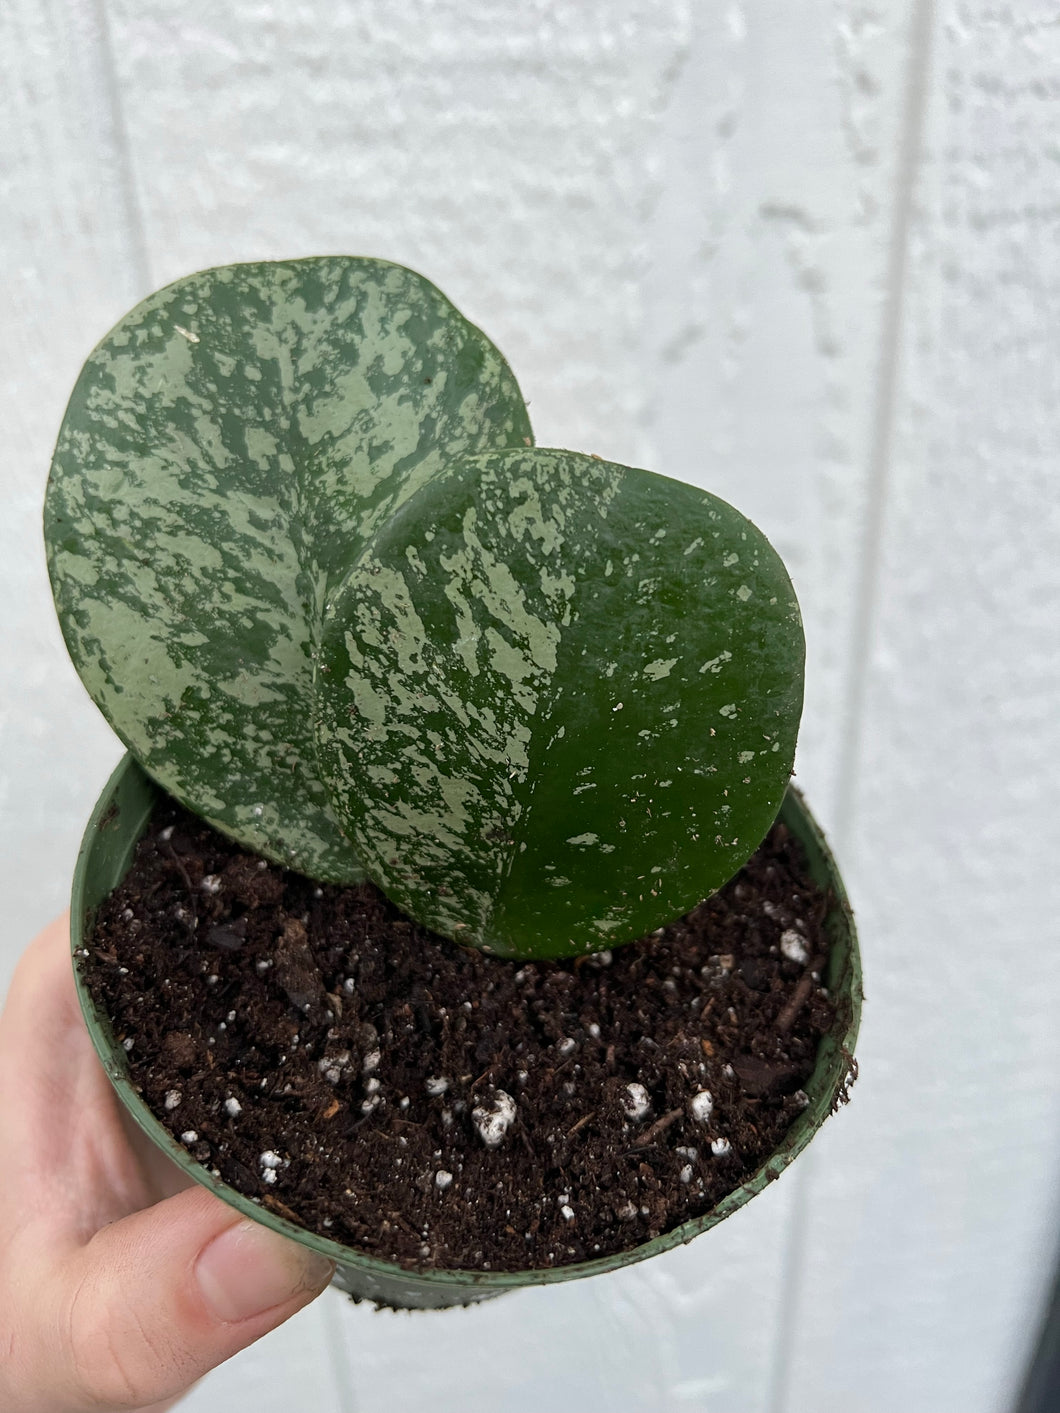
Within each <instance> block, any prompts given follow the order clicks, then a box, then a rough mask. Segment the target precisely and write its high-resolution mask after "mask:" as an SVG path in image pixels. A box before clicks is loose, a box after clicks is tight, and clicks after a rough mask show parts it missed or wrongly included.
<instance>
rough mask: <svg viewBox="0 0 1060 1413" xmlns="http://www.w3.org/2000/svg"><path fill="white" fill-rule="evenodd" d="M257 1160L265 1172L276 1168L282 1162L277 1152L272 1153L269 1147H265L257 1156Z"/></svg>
mask: <svg viewBox="0 0 1060 1413" xmlns="http://www.w3.org/2000/svg"><path fill="white" fill-rule="evenodd" d="M258 1162H259V1163H260V1164H261V1166H262V1167H263V1168H264V1169H265V1170H266V1172H269V1171H272V1170H274V1169H276V1168H278V1167H279V1166H280V1164H281V1163H282V1162H283V1159H282V1158H281V1157H280V1155H279V1153H274V1152H273V1151H272V1149H271V1148H267V1149H266V1150H265V1152H264V1153H262V1154H261V1156H260V1157H259V1158H258Z"/></svg>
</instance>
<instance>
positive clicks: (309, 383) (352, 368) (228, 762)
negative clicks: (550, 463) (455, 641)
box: [45, 257, 530, 881]
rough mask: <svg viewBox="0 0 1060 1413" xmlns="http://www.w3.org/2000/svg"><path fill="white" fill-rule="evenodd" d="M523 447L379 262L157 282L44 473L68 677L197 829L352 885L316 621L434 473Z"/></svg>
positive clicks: (109, 344)
mask: <svg viewBox="0 0 1060 1413" xmlns="http://www.w3.org/2000/svg"><path fill="white" fill-rule="evenodd" d="M529 440H530V426H529V422H528V420H527V416H526V411H525V408H524V406H523V401H522V398H521V397H520V394H519V389H518V387H517V386H516V383H515V380H514V378H513V376H512V374H511V372H510V370H509V369H508V367H507V365H506V363H505V362H504V360H503V359H502V357H501V356H500V354H499V353H498V352H497V350H496V349H495V348H494V347H493V345H492V344H491V343H490V342H489V340H488V339H487V338H486V337H485V335H483V334H482V333H481V332H480V331H479V330H478V329H476V328H475V327H474V326H473V325H471V324H469V323H468V322H467V320H465V319H464V318H463V317H462V316H461V315H460V314H459V313H458V312H457V311H456V310H455V309H454V308H453V306H452V305H451V304H450V303H449V302H448V300H446V299H445V298H444V296H443V295H441V294H440V293H439V291H438V290H436V289H435V288H434V286H433V285H431V284H429V283H428V282H427V281H426V280H424V279H423V278H421V277H420V276H418V275H415V274H413V273H412V272H411V271H409V270H406V269H403V268H401V267H400V266H396V265H391V264H388V263H386V262H384V261H379V260H368V259H354V258H342V257H335V258H330V257H328V258H317V259H310V260H294V261H286V262H281V263H275V264H253V265H236V266H229V267H224V268H221V269H215V270H207V271H204V272H203V273H201V274H197V275H193V276H191V277H190V278H187V279H183V280H180V281H178V282H177V283H176V284H174V285H170V286H169V287H168V288H166V289H164V290H162V291H160V292H159V293H157V294H155V295H152V296H151V297H150V298H149V299H147V300H145V301H144V303H142V304H140V305H139V306H137V308H136V309H134V310H133V311H132V312H131V313H130V314H128V315H127V316H126V317H125V318H124V319H122V321H121V322H120V323H119V324H118V325H117V326H116V327H115V328H114V329H113V330H112V331H111V332H110V334H108V335H107V337H106V338H105V339H104V340H103V342H102V343H101V344H100V345H99V347H98V348H97V349H96V350H95V351H94V352H93V354H92V355H91V357H90V358H89V359H88V362H87V363H86V365H85V367H84V369H83V371H82V373H81V376H80V378H79V379H78V382H77V385H76V387H75V389H74V393H73V396H72V398H71V401H70V405H69V407H68V409H67V412H66V417H65V420H64V422H63V426H62V430H61V432H60V435H59V442H58V446H57V449H56V452H55V458H54V462H53V465H52V472H51V478H50V481H49V485H48V493H47V500H46V507H45V528H46V536H47V541H48V561H49V569H50V572H51V577H52V585H53V589H54V593H55V599H56V604H57V607H58V611H59V618H60V622H61V625H62V629H63V633H64V636H65V638H66V642H67V646H68V648H69V650H70V654H71V656H72V657H73V660H74V663H75V665H76V666H77V668H78V671H79V672H80V673H81V676H82V678H83V680H84V682H85V685H86V686H87V687H88V690H89V692H90V693H91V694H92V696H93V697H94V699H95V701H96V702H97V704H98V705H99V706H100V707H101V709H102V710H103V712H104V714H105V715H106V717H107V718H108V720H109V721H110V722H111V724H112V725H113V726H114V728H115V729H116V731H117V732H118V734H119V736H121V738H122V739H123V740H124V741H125V743H126V744H127V745H128V746H129V748H130V749H131V750H132V752H133V753H134V754H135V755H136V756H137V757H138V759H139V760H140V761H141V763H142V764H143V765H144V767H145V768H146V769H147V771H148V772H149V773H150V774H151V775H152V776H154V778H155V779H156V780H158V781H159V782H160V783H161V784H162V785H163V786H164V787H165V788H166V789H168V790H169V791H170V792H171V793H172V794H174V795H176V796H177V798H178V799H180V800H182V801H183V802H184V803H185V804H186V805H188V806H190V807H191V808H192V809H194V810H195V811H196V812H197V813H199V814H200V815H202V816H203V817H204V818H206V819H207V820H209V821H210V822H211V823H212V824H214V825H216V826H218V827H219V828H221V829H222V830H224V831H226V832H227V833H229V834H231V835H233V836H234V837H236V838H237V839H239V840H241V841H242V842H243V843H244V844H246V845H248V846H249V847H251V848H253V849H255V850H257V851H259V852H260V853H263V854H265V855H267V856H269V857H271V858H273V859H276V860H278V861H280V862H282V863H285V864H290V865H292V866H294V867H296V868H298V869H300V870H302V871H303V872H306V873H309V874H312V875H314V876H316V877H318V878H329V879H335V880H338V881H347V880H353V879H356V878H358V877H360V876H361V871H360V868H359V865H358V862H357V859H356V857H355V854H354V852H353V850H352V848H351V846H350V844H349V842H348V840H347V839H346V838H345V837H344V835H343V834H342V832H341V830H340V828H339V826H338V824H337V822H336V820H335V817H334V815H333V813H332V810H331V808H330V806H329V803H328V800H327V796H326V794H325V791H324V789H323V787H322V785H321V782H320V779H319V775H318V772H317V768H316V762H315V759H314V750H313V742H312V728H311V721H312V674H313V658H314V654H315V652H316V642H315V638H316V629H315V625H316V624H318V623H319V619H320V614H321V613H322V611H323V607H324V604H325V603H326V601H327V597H328V594H329V592H330V590H331V587H332V586H333V585H334V584H336V583H337V582H338V581H339V580H340V578H341V577H342V576H343V574H344V573H345V571H346V570H347V568H348V567H349V565H350V564H351V563H352V562H353V559H354V558H355V557H356V555H357V554H358V553H359V552H360V551H361V549H362V548H363V545H364V543H365V537H366V536H368V535H370V534H371V532H372V530H373V528H374V527H375V526H376V525H378V524H379V523H380V522H381V521H382V520H384V519H385V518H386V516H387V515H389V514H390V513H391V512H392V511H393V510H394V509H395V507H397V506H399V505H400V504H401V503H402V501H403V500H405V499H406V498H407V497H408V496H410V495H411V494H412V493H413V492H415V491H416V489H417V488H418V487H420V486H422V485H423V484H424V483H425V482H427V481H428V480H429V479H430V477H431V476H432V475H434V474H436V473H437V471H438V470H439V468H441V467H442V466H444V465H447V464H449V463H450V462H451V461H452V460H453V459H454V458H456V457H461V456H465V455H469V454H474V453H478V452H482V451H487V450H490V449H492V448H501V447H508V446H524V445H527V444H528V443H529Z"/></svg>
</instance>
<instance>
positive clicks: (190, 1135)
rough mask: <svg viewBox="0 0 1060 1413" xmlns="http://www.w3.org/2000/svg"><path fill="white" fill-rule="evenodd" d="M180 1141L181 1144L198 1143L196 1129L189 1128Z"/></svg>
mask: <svg viewBox="0 0 1060 1413" xmlns="http://www.w3.org/2000/svg"><path fill="white" fill-rule="evenodd" d="M180 1141H181V1143H198V1141H199V1135H198V1133H196V1131H195V1129H193V1128H188V1129H185V1130H184V1132H183V1133H182V1134H181V1135H180Z"/></svg>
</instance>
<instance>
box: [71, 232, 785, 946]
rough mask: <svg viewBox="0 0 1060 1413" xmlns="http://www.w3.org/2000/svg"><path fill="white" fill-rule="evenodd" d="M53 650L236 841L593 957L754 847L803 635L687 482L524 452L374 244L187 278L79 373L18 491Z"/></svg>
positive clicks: (734, 524)
mask: <svg viewBox="0 0 1060 1413" xmlns="http://www.w3.org/2000/svg"><path fill="white" fill-rule="evenodd" d="M45 529H46V538H47V546H48V562H49V569H50V573H51V578H52V585H53V590H54V594H55V600H56V604H57V607H58V612H59V619H60V622H61V625H62V629H63V633H64V636H65V639H66V643H67V646H68V648H69V651H70V654H71V656H72V658H73V660H74V663H75V665H76V667H77V669H78V671H79V672H80V674H81V677H82V679H83V680H84V682H85V685H86V687H87V688H88V690H89V692H90V693H91V695H92V696H93V698H94V699H95V701H96V703H97V704H98V706H99V707H100V708H101V710H102V711H103V713H104V715H105V716H106V717H107V719H108V720H109V721H110V723H111V725H112V726H113V727H114V729H115V731H116V732H117V734H118V735H119V736H120V737H121V739H122V741H123V742H124V743H125V744H126V746H127V747H128V749H129V750H130V751H131V752H132V754H133V755H134V756H135V757H136V758H137V759H138V760H139V762H140V763H141V765H142V766H143V767H144V769H145V770H146V772H147V773H148V774H149V775H150V776H152V777H153V778H154V779H155V780H156V781H157V782H158V783H159V784H160V785H161V786H162V787H163V788H164V789H166V790H167V791H169V793H170V794H172V795H173V796H175V797H176V798H177V799H178V800H180V801H181V802H182V803H183V804H184V805H186V806H188V807H189V808H190V809H192V810H194V811H195V812H196V813H197V814H198V815H200V816H201V817H202V818H203V819H205V820H206V821H207V822H208V823H210V824H212V825H213V826H215V827H216V828H218V829H219V830H221V831H223V832H224V833H225V834H228V835H230V836H231V837H233V838H234V839H236V840H238V841H239V842H240V843H241V844H243V845H244V846H246V847H248V848H250V849H252V850H255V851H256V852H258V853H260V854H261V855H263V856H265V857H266V858H269V859H271V860H273V861H275V862H278V863H281V864H283V865H285V866H286V867H289V868H293V869H297V870H298V871H300V872H302V873H304V874H307V875H309V876H311V877H313V878H315V879H317V880H320V881H329V882H337V883H354V882H358V881H360V880H362V879H363V878H364V877H365V876H368V877H370V878H371V879H373V880H374V881H375V882H376V883H377V884H379V885H380V886H381V887H382V888H383V890H384V891H385V892H386V893H387V894H388V896H389V897H390V898H391V899H392V900H393V901H394V902H395V903H396V904H397V905H398V906H399V907H401V908H402V909H403V910H404V911H405V912H407V913H408V914H409V915H411V916H412V917H414V918H415V919H417V920H418V921H419V922H421V923H423V924H425V925H427V926H428V927H430V928H432V929H434V930H435V931H437V932H440V933H442V934H443V935H445V936H448V937H451V938H453V939H455V940H456V941H458V942H461V943H463V944H467V945H474V946H477V947H481V948H484V949H486V950H488V951H491V952H493V953H496V954H498V955H500V956H505V957H518V958H524V959H527V958H551V957H565V956H570V955H573V954H579V953H585V952H591V951H594V950H599V949H604V948H610V947H614V946H617V945H619V944H621V943H624V942H628V941H630V940H632V939H633V938H636V937H640V936H643V935H644V934H646V933H648V932H650V931H651V930H653V929H654V928H656V927H658V926H660V925H662V924H663V923H666V922H669V921H671V920H672V919H674V918H675V917H678V916H680V915H681V914H683V913H684V912H687V911H688V910H689V909H690V908H692V907H693V906H694V905H695V904H696V903H697V902H699V901H700V899H702V898H703V897H705V896H707V895H708V894H709V893H711V892H712V891H714V890H715V889H717V888H718V887H720V886H721V885H722V884H723V883H724V882H726V880H727V879H729V878H730V877H731V876H732V875H733V874H734V873H735V872H736V871H737V869H738V868H739V867H740V866H741V865H742V864H743V863H744V862H745V861H746V859H747V858H748V857H749V856H750V855H751V854H752V853H753V852H754V850H755V849H756V848H757V846H758V844H759V843H760V842H761V840H762V838H763V836H764V835H765V833H766V832H767V830H768V828H769V826H770V824H771V823H772V821H773V819H774V818H775V816H776V813H777V810H778V808H779V806H780V803H781V801H782V799H783V795H784V791H785V789H786V787H787V784H788V780H789V778H790V775H791V769H792V763H793V758H794V751H795V740H796V734H797V729H798V722H799V715H800V711H801V705H802V677H803V657H804V647H803V636H802V628H801V623H800V618H799V611H798V605H797V603H796V600H795V595H794V592H793V590H792V587H791V583H790V580H789V578H788V575H787V573H786V571H785V569H784V566H783V564H782V563H781V561H780V559H779V557H778V556H777V554H776V553H775V551H774V550H773V549H772V547H771V546H770V544H769V543H768V541H767V540H766V539H765V537H764V536H763V535H762V534H761V532H760V531H759V530H757V529H756V528H755V526H754V525H752V524H751V523H750V521H748V520H747V519H746V518H745V517H744V516H742V515H741V514H740V513H739V512H738V511H736V510H734V509H733V508H732V507H731V506H730V505H728V504H726V503H725V502H724V501H721V500H719V499H717V498H716V497H715V496H712V495H710V494H708V493H707V492H706V491H703V490H700V489H697V488H694V487H692V486H689V485H685V484H683V483H680V482H677V481H673V480H670V479H668V478H666V477H663V476H659V475H655V474H653V473H652V472H649V471H643V470H638V469H635V468H631V467H627V466H619V465H616V464H614V463H612V462H609V461H604V460H601V459H599V458H597V457H594V456H589V455H583V454H581V453H577V452H572V451H563V450H555V449H545V448H538V447H535V446H534V444H533V437H532V433H531V430H530V423H529V420H528V417H527V412H526V408H525V406H524V403H523V400H522V397H521V395H520V393H519V389H518V387H517V385H516V383H515V379H514V378H513V376H512V374H511V371H510V370H509V368H508V366H507V364H506V363H505V361H504V359H503V358H502V357H501V355H500V354H499V353H498V351H497V349H496V348H495V347H494V346H493V345H492V343H490V341H489V340H488V339H487V338H486V337H485V335H484V334H483V333H482V332H481V331H480V330H478V329H477V328H475V327H474V325H472V324H470V323H468V321H467V320H466V319H464V318H463V317H462V316H461V315H460V314H459V313H458V312H457V311H456V309H454V307H453V306H452V305H451V304H450V303H449V302H448V300H446V299H445V297H444V296H443V295H442V294H440V293H439V291H438V290H436V289H435V288H434V287H433V286H432V285H431V284H429V283H428V282H427V281H426V280H425V279H423V278H422V277H420V276H418V275H416V274H413V273H412V272H411V271H409V270H406V269H403V268H402V267H400V266H396V265H392V264H388V263H386V262H383V261H379V260H370V259H356V258H342V257H327V258H317V259H309V260H296V261H285V262H279V263H266V264H251V265H236V266H229V267H223V268H220V269H214V270H207V271H204V272H203V273H201V274H197V275H193V276H191V277H189V278H187V279H183V280H180V281H178V282H177V283H176V284H173V285H170V286H169V287H168V288H166V289H164V290H162V291H160V292H159V293H157V294H155V295H153V296H151V298H149V299H147V300H145V301H144V302H143V303H142V304H140V305H138V306H137V308H136V309H134V310H133V311H132V312H131V313H130V314H128V315H127V316H126V317H125V318H124V319H122V320H121V322H120V323H119V324H118V325H117V326H116V327H115V328H114V329H113V330H112V331H111V332H110V333H109V334H108V335H107V337H106V338H105V339H104V340H103V342H102V343H101V344H100V345H99V347H98V348H97V349H96V350H95V351H94V352H93V353H92V355H91V356H90V358H89V359H88V362H87V363H86V364H85V367H84V369H83V370H82V373H81V376H80V378H79V379H78V382H77V385H76V387H75V389H74V392H73V396H72V398H71V400H70V405H69V407H68V409H67V412H66V417H65V420H64V422H63V426H62V430H61V433H60V436H59V442H58V446H57V448H56V452H55V458H54V462H53V465H52V472H51V477H50V480H49V485H48V492H47V498H46V506H45Z"/></svg>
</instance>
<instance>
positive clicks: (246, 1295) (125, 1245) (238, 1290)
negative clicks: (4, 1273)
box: [49, 1187, 334, 1409]
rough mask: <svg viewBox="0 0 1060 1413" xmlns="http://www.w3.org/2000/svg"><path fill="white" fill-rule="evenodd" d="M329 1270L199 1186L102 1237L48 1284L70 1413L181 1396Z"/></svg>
mask: <svg viewBox="0 0 1060 1413" xmlns="http://www.w3.org/2000/svg"><path fill="white" fill-rule="evenodd" d="M333 1271H334V1265H333V1263H332V1262H331V1261H328V1260H326V1259H325V1258H324V1257H322V1256H319V1255H317V1254H316V1253H314V1252H312V1251H309V1250H307V1249H306V1248H305V1247H303V1246H300V1245H298V1244H297V1243H296V1242H294V1241H291V1240H289V1239H288V1238H287V1237H283V1236H279V1235H278V1234H277V1233H276V1232H273V1231H271V1230H270V1229H269V1228H268V1227H264V1226H262V1225H261V1224H260V1223H258V1222H252V1221H248V1220H247V1219H245V1218H242V1217H240V1216H239V1215H238V1214H237V1213H236V1212H234V1211H233V1210H232V1208H231V1207H228V1206H226V1205H225V1204H224V1203H223V1202H221V1201H220V1200H219V1199H218V1198H216V1197H214V1196H213V1195H212V1194H211V1193H209V1192H207V1191H205V1190H204V1189H203V1188H201V1187H194V1188H189V1189H188V1190H187V1191H184V1192H180V1193H178V1194H177V1195H176V1196H173V1197H168V1198H166V1199H165V1201H162V1202H158V1203H156V1204H155V1205H154V1206H153V1207H148V1208H146V1209H145V1210H143V1211H141V1212H135V1213H133V1214H132V1215H131V1216H128V1217H123V1218H122V1219H121V1220H120V1221H117V1222H114V1223H112V1224H111V1225H109V1226H106V1227H103V1228H101V1229H100V1230H99V1231H98V1232H96V1234H95V1235H94V1236H93V1237H92V1238H91V1240H90V1241H88V1242H87V1243H86V1245H84V1246H82V1247H80V1248H79V1249H78V1250H77V1251H76V1252H74V1253H73V1254H72V1255H71V1256H70V1257H69V1258H68V1260H67V1263H65V1269H64V1278H63V1279H62V1280H60V1281H58V1282H56V1283H55V1286H53V1289H55V1288H56V1287H57V1288H58V1290H59V1291H61V1294H59V1296H58V1298H59V1302H60V1306H59V1308H58V1309H57V1310H56V1316H57V1328H56V1330H55V1334H56V1335H57V1336H58V1338H57V1339H56V1341H55V1343H53V1344H52V1347H51V1350H50V1351H49V1353H50V1355H51V1367H52V1369H53V1371H56V1366H55V1354H56V1353H57V1352H58V1351H62V1354H63V1356H65V1357H64V1358H63V1360H62V1363H63V1364H65V1366H66V1367H65V1368H64V1369H63V1370H62V1376H63V1378H64V1380H65V1381H66V1382H67V1388H66V1390H64V1392H65V1393H66V1394H67V1396H68V1397H69V1399H70V1400H71V1401H70V1406H71V1408H76V1409H80V1408H82V1407H89V1408H99V1407H100V1405H102V1406H103V1407H105V1408H141V1407H143V1405H145V1404H149V1403H154V1402H157V1401H159V1400H162V1399H165V1398H170V1397H172V1396H173V1395H175V1394H178V1393H181V1392H182V1391H183V1390H184V1389H186V1388H188V1387H189V1386H190V1385H191V1384H192V1383H194V1382H195V1380H196V1379H198V1378H200V1377H201V1376H202V1375H203V1374H205V1373H206V1372H207V1371H208V1370H210V1369H212V1368H213V1367H214V1366H215V1365H216V1364H220V1363H221V1362H222V1361H223V1360H225V1359H228V1358H230V1357H231V1356H232V1355H233V1354H235V1353H237V1352H238V1351H239V1350H240V1349H244V1348H245V1347H246V1346H247V1345H248V1344H251V1343H253V1341H254V1340H256V1339H259V1338H260V1337H261V1336H262V1335H263V1334H266V1333H267V1332H268V1331H269V1330H271V1329H275V1327H276V1326H277V1325H279V1324H282V1322H283V1321H284V1320H286V1319H287V1318H288V1317H289V1316H291V1315H293V1314H294V1313H295V1311H296V1310H300V1309H301V1308H302V1306H303V1305H307V1304H308V1303H309V1301H310V1300H312V1299H313V1297H314V1296H316V1295H318V1294H319V1293H320V1291H321V1290H323V1289H324V1287H325V1286H326V1285H327V1283H328V1281H329V1280H330V1279H331V1276H332V1273H333Z"/></svg>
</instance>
